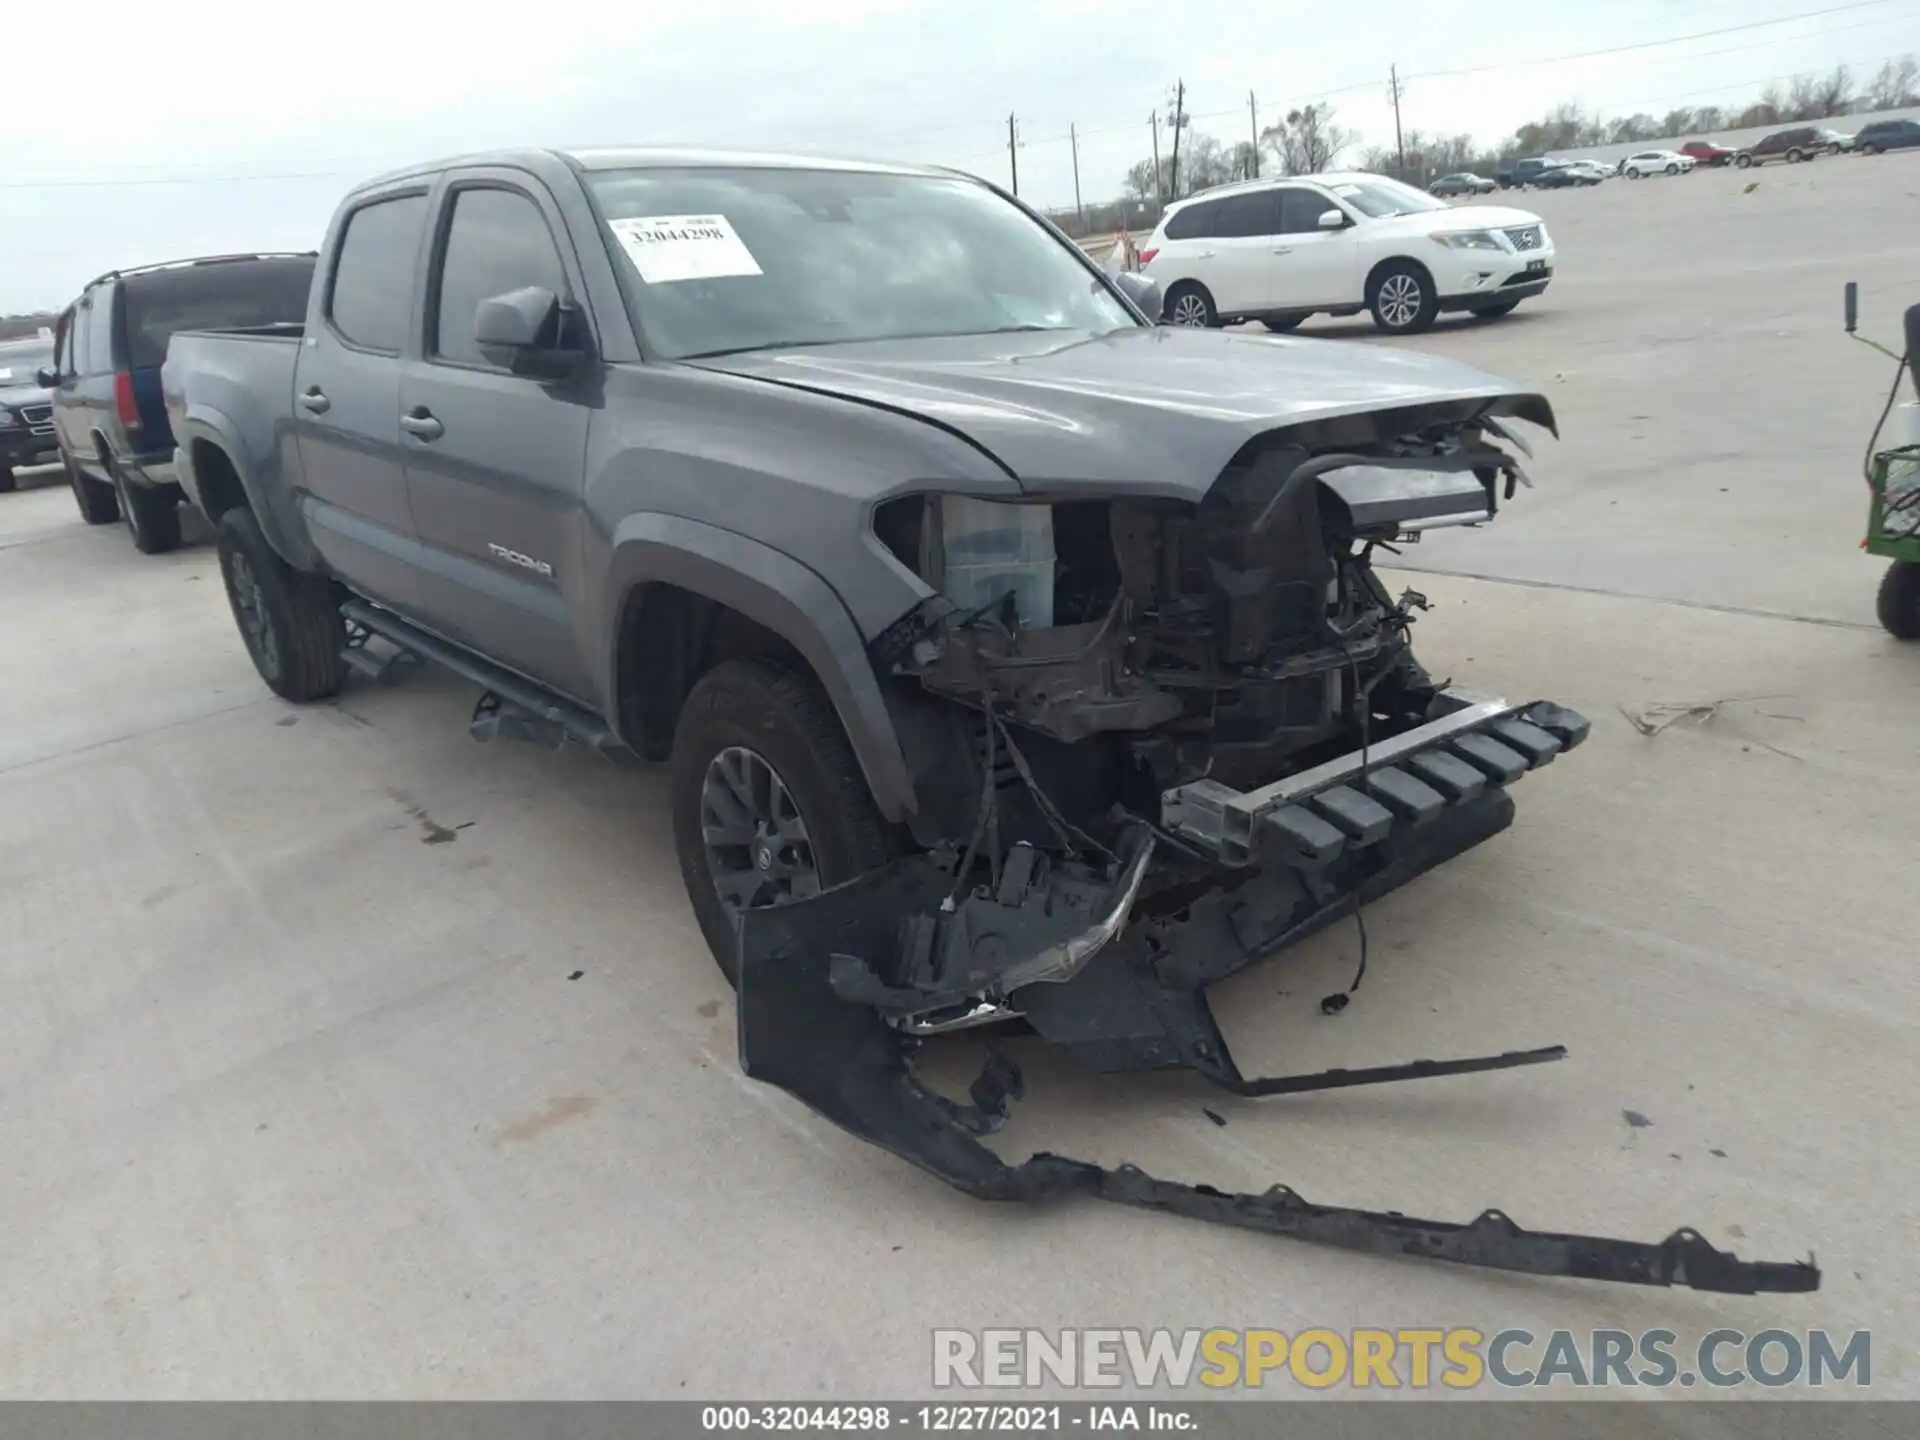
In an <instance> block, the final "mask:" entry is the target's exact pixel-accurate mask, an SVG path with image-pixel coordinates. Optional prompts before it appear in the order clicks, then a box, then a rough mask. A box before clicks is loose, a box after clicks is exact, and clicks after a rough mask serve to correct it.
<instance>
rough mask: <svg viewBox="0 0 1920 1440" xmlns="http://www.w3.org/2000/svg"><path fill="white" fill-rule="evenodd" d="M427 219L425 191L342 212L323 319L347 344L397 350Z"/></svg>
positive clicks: (403, 333)
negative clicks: (341, 229) (342, 229)
mask: <svg viewBox="0 0 1920 1440" xmlns="http://www.w3.org/2000/svg"><path fill="white" fill-rule="evenodd" d="M426 219H427V197H426V196H425V195H399V196H395V197H394V198H393V199H391V200H375V201H373V202H372V203H370V204H367V205H362V206H361V207H360V208H359V209H357V210H355V211H354V212H353V214H351V215H350V216H348V217H347V227H346V233H345V234H343V235H342V236H341V237H340V248H339V251H338V253H337V255H336V256H335V259H334V267H333V290H332V294H331V296H330V297H329V300H328V318H329V319H331V320H332V321H333V328H334V329H335V330H336V331H338V332H339V334H340V337H341V338H342V339H343V340H345V341H346V342H347V343H348V344H349V345H355V346H358V347H359V348H361V349H363V350H379V351H384V352H386V353H388V354H393V355H397V354H398V353H399V352H400V347H401V346H402V345H403V344H405V343H406V338H407V326H408V322H409V320H410V319H411V315H412V309H413V268H414V264H415V262H416V260H417V259H418V258H419V254H420V233H421V230H422V229H423V227H424V226H425V224H426Z"/></svg>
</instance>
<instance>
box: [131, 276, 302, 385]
mask: <svg viewBox="0 0 1920 1440" xmlns="http://www.w3.org/2000/svg"><path fill="white" fill-rule="evenodd" d="M312 283H313V260H312V259H311V258H310V257H307V256H286V257H280V256H273V257H263V258H260V259H247V260H218V261H207V262H203V263H201V264H198V265H181V266H177V267H174V268H172V269H167V270H155V271H153V272H152V273H150V274H146V275H129V276H128V277H127V278H126V280H125V281H124V282H123V284H124V291H125V298H124V300H123V302H122V303H123V305H124V307H125V310H126V332H127V365H128V368H130V369H133V370H147V369H151V368H153V367H154V366H157V365H159V364H160V363H161V362H162V361H164V360H165V359H166V358H167V342H168V341H169V340H170V339H172V338H173V336H174V335H175V334H176V333H177V332H178V331H181V330H239V329H251V328H257V327H260V326H265V325H283V324H293V323H297V322H299V321H300V320H301V319H303V318H304V317H305V315H306V313H307V291H308V289H309V288H310V287H311V286H312Z"/></svg>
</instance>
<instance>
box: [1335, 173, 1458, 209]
mask: <svg viewBox="0 0 1920 1440" xmlns="http://www.w3.org/2000/svg"><path fill="white" fill-rule="evenodd" d="M1327 188H1328V189H1329V190H1331V191H1332V192H1333V193H1334V194H1336V195H1338V196H1339V197H1340V198H1341V199H1342V200H1344V201H1346V202H1347V204H1349V205H1351V206H1352V207H1353V208H1354V209H1356V210H1358V211H1359V212H1360V213H1361V214H1362V215H1367V216H1371V217H1372V218H1373V219H1375V220H1380V219H1384V218H1385V217H1387V216H1389V215H1413V214H1416V213H1418V212H1419V211H1422V210H1444V209H1446V208H1447V207H1446V206H1444V205H1442V204H1440V203H1439V202H1438V201H1437V200H1435V199H1434V198H1433V197H1432V196H1431V195H1429V194H1427V193H1426V192H1425V191H1422V190H1416V189H1414V188H1413V187H1412V186H1411V185H1402V184H1401V183H1400V182H1399V181H1398V180H1389V179H1387V178H1386V177H1384V176H1382V177H1381V178H1380V179H1378V180H1341V181H1339V182H1337V183H1335V184H1332V185H1329V186H1328V187H1327Z"/></svg>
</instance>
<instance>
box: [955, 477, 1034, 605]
mask: <svg viewBox="0 0 1920 1440" xmlns="http://www.w3.org/2000/svg"><path fill="white" fill-rule="evenodd" d="M940 560H941V565H940V573H941V583H940V593H941V594H943V595H945V596H946V597H947V598H948V599H949V600H951V601H953V603H954V604H956V605H958V606H959V607H960V608H961V609H962V610H984V609H986V608H987V607H989V606H991V605H993V604H995V603H996V602H997V601H999V599H1000V598H1001V597H1002V596H1003V595H1005V594H1006V593H1007V592H1008V591H1012V592H1013V603H1014V607H1015V609H1016V611H1017V612H1018V614H1019V622H1018V623H1019V628H1020V629H1022V630H1036V629H1042V628H1044V627H1046V626H1048V625H1051V624H1053V570H1054V553H1053V507H1052V506H1050V505H999V504H996V503H994V502H993V501H991V500H974V499H971V498H969V497H967V496H965V495H943V496H942V497H941V498H940Z"/></svg>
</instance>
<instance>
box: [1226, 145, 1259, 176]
mask: <svg viewBox="0 0 1920 1440" xmlns="http://www.w3.org/2000/svg"><path fill="white" fill-rule="evenodd" d="M1259 158H1260V157H1259V154H1258V152H1257V151H1255V150H1254V148H1253V142H1252V141H1251V140H1241V141H1239V142H1237V143H1236V144H1235V145H1234V146H1233V148H1232V149H1230V150H1229V151H1228V152H1227V164H1228V168H1229V169H1230V170H1231V171H1232V173H1231V174H1230V175H1228V177H1227V178H1228V179H1229V180H1257V179H1259V177H1260V166H1259Z"/></svg>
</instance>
